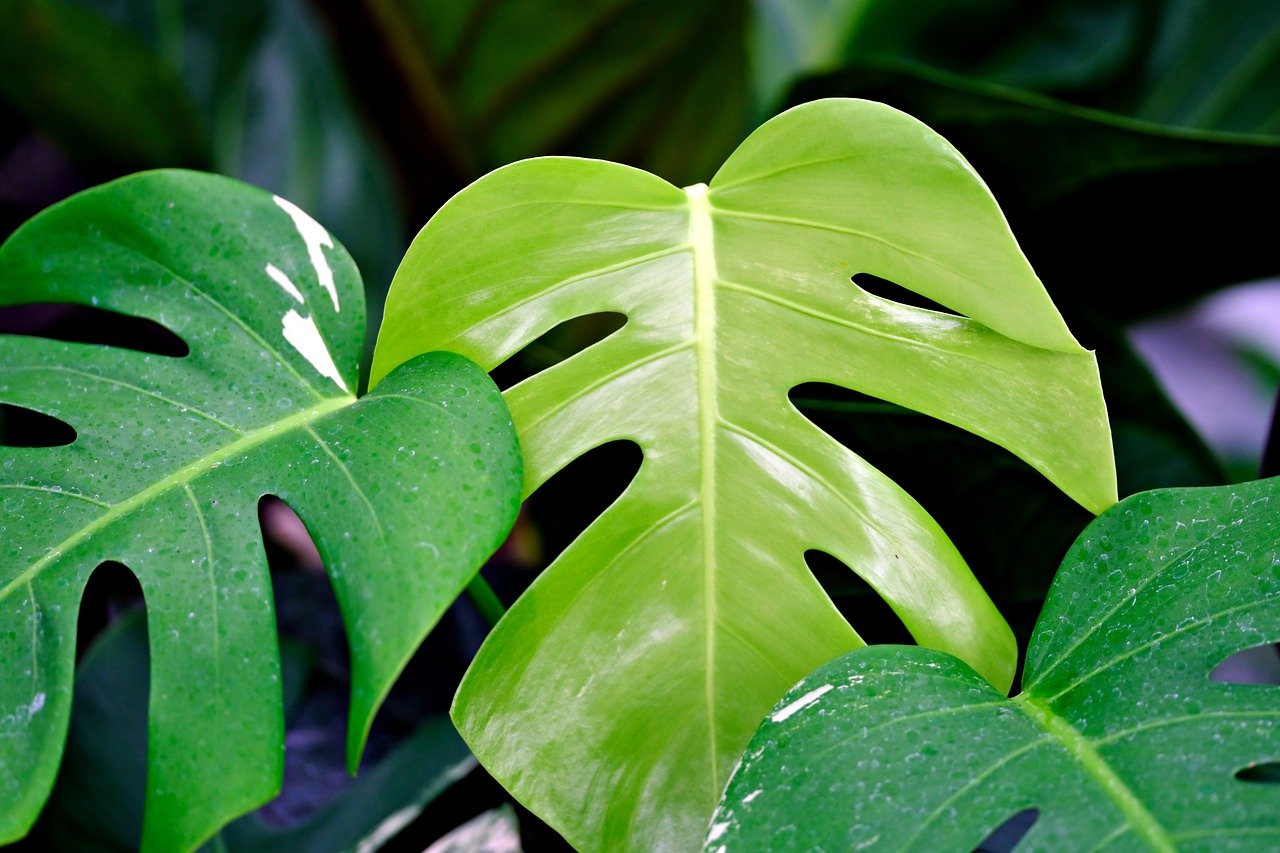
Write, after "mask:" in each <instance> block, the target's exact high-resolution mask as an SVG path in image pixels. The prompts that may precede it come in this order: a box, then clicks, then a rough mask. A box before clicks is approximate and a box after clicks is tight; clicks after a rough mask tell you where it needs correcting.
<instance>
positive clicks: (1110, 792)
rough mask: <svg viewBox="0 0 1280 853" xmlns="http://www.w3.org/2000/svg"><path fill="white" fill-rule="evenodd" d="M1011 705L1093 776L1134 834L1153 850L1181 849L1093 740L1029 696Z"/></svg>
mask: <svg viewBox="0 0 1280 853" xmlns="http://www.w3.org/2000/svg"><path fill="white" fill-rule="evenodd" d="M1010 703H1011V704H1012V705H1014V706H1016V707H1017V708H1018V709H1019V710H1021V711H1022V713H1023V714H1025V715H1026V716H1027V718H1028V719H1030V720H1031V721H1032V722H1033V723H1035V724H1036V726H1037V727H1038V728H1040V729H1042V730H1043V731H1044V732H1046V733H1047V734H1048V735H1049V736H1050V737H1051V738H1053V740H1054V741H1055V742H1056V743H1057V744H1058V745H1059V746H1060V747H1062V748H1063V749H1064V750H1066V752H1067V754H1069V755H1070V756H1071V757H1072V759H1074V760H1075V763H1076V764H1077V766H1079V767H1081V768H1082V769H1083V770H1084V771H1085V772H1086V773H1087V774H1088V775H1089V776H1090V777H1092V778H1093V780H1094V782H1096V783H1097V785H1098V787H1099V788H1101V789H1102V791H1103V793H1105V794H1106V795H1107V798H1108V799H1110V800H1111V802H1113V803H1114V804H1115V806H1116V808H1117V809H1119V811H1120V813H1121V814H1122V815H1124V818H1125V820H1126V821H1127V823H1128V825H1129V826H1130V827H1132V828H1133V831H1134V833H1135V834H1136V835H1137V836H1138V837H1139V838H1141V839H1142V840H1143V841H1145V842H1147V845H1148V846H1149V847H1150V848H1151V849H1152V850H1159V851H1162V853H1173V851H1175V850H1176V849H1177V848H1176V847H1175V846H1174V844H1173V840H1172V839H1171V838H1170V837H1169V833H1168V831H1167V830H1165V828H1164V827H1163V826H1162V825H1161V824H1160V822H1159V821H1158V820H1156V818H1155V816H1154V815H1152V814H1151V812H1149V811H1148V810H1147V807H1146V806H1144V805H1143V804H1142V801H1141V800H1139V799H1138V796H1137V795H1136V794H1135V793H1134V792H1133V789H1132V788H1130V787H1129V785H1128V784H1127V783H1126V782H1125V781H1124V780H1123V779H1121V778H1120V776H1119V775H1117V774H1116V772H1115V770H1113V769H1112V768H1111V765H1110V764H1108V763H1107V761H1106V759H1104V758H1103V757H1102V756H1101V755H1099V754H1098V750H1097V749H1096V748H1095V747H1094V744H1093V742H1092V741H1091V740H1089V738H1087V737H1085V736H1084V735H1083V734H1082V733H1081V732H1080V731H1079V730H1078V729H1076V727H1075V726H1073V725H1071V723H1070V722H1069V721H1067V720H1066V719H1064V718H1062V717H1060V716H1059V715H1058V714H1057V713H1055V712H1054V711H1053V709H1051V708H1049V707H1048V706H1047V705H1046V704H1044V703H1042V702H1039V701H1037V700H1036V699H1035V698H1034V697H1032V696H1031V695H1030V694H1029V693H1023V694H1021V695H1019V696H1015V697H1014V698H1013V699H1011V700H1010Z"/></svg>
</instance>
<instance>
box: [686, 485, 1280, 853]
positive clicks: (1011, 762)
mask: <svg viewBox="0 0 1280 853" xmlns="http://www.w3.org/2000/svg"><path fill="white" fill-rule="evenodd" d="M1278 581H1280V478H1273V479H1270V480H1263V481H1259V482H1254V483H1247V484H1244V485H1241V486H1223V487H1218V488H1203V489H1164V490H1158V491H1152V492H1145V493H1143V494H1140V495H1135V496H1133V497H1131V498H1128V499H1127V500H1125V501H1123V502H1121V503H1120V504H1119V505H1117V506H1114V507H1112V508H1111V509H1109V510H1107V512H1105V513H1103V514H1102V515H1101V516H1100V517H1099V518H1098V519H1097V520H1095V521H1094V522H1093V523H1092V524H1090V525H1089V527H1088V528H1086V529H1085V531H1084V532H1083V533H1082V534H1081V535H1080V538H1079V539H1078V540H1077V541H1076V543H1075V545H1073V546H1072V548H1071V551H1070V552H1069V553H1068V554H1067V556H1066V559H1065V560H1064V561H1063V564H1062V569H1061V571H1060V572H1059V574H1058V577H1057V578H1056V579H1055V581H1054V584H1053V588H1052V589H1051V590H1050V593H1049V597H1048V600H1047V601H1046V602H1045V607H1044V612H1043V613H1042V614H1041V616H1040V621H1039V623H1038V624H1037V626H1036V631H1035V634H1034V635H1033V636H1032V639H1031V646H1030V649H1029V650H1028V652H1027V670H1026V675H1025V676H1024V681H1023V690H1022V692H1021V693H1019V694H1018V695H1017V696H1014V697H1013V698H1012V699H1009V698H1006V696H1005V695H1004V694H1003V693H1002V692H1000V691H997V690H994V689H992V687H991V685H990V684H989V683H988V682H986V681H985V680H983V679H982V678H981V677H980V676H978V675H977V674H976V673H975V672H974V671H973V670H972V669H971V668H970V667H969V666H967V665H966V664H965V663H964V662H962V661H960V660H957V659H956V658H954V657H951V656H949V655H946V654H943V653H941V652H937V651H934V650H932V649H926V648H923V647H905V646H891V645H884V646H875V647H872V648H867V649H859V650H857V651H854V652H851V653H850V654H848V655H845V656H844V657H842V658H839V659H837V660H835V661H832V662H831V663H829V664H826V665H824V666H822V667H821V668H819V669H818V670H817V671H816V672H814V673H812V674H811V675H810V676H809V677H807V678H805V679H804V680H803V681H801V682H800V683H799V684H798V685H796V686H795V687H794V688H792V689H791V690H790V691H788V693H787V695H786V696H784V697H783V698H782V700H781V701H780V702H779V703H778V705H777V707H776V708H775V709H774V710H773V712H772V713H771V714H770V715H769V716H768V717H767V718H766V719H765V721H764V723H763V724H762V725H761V727H760V729H759V731H758V732H757V733H756V735H755V737H754V738H753V739H752V742H751V745H750V746H749V747H748V748H747V751H746V754H745V757H744V758H743V761H742V764H741V766H740V767H739V768H738V770H737V771H736V773H735V774H734V777H733V779H732V780H731V781H730V783H729V786H728V789H727V790H726V792H725V795H724V800H723V801H722V803H721V806H720V808H719V810H718V811H717V814H716V817H715V819H714V821H713V823H712V826H711V828H710V831H709V834H708V836H707V845H706V846H707V849H708V850H726V849H733V848H734V847H737V846H739V845H741V844H746V845H747V846H751V847H762V848H767V849H784V848H785V849H792V848H795V849H818V848H821V849H865V848H869V847H873V846H877V845H879V846H883V847H887V848H891V849H906V848H914V847H917V846H937V847H942V848H944V849H961V848H964V849H970V848H973V847H975V846H977V845H978V844H979V843H980V842H981V841H982V840H983V838H984V837H986V836H987V835H988V833H990V832H991V831H992V830H993V829H995V828H996V827H997V826H999V825H1000V824H1001V823H1002V822H1004V821H1006V820H1007V819H1009V818H1010V817H1011V816H1013V815H1016V814H1019V813H1023V812H1028V811H1030V812H1032V813H1033V815H1034V823H1032V824H1030V825H1029V826H1028V827H1027V828H1026V829H1024V832H1025V831H1026V830H1027V829H1029V832H1028V833H1027V834H1026V835H1025V839H1024V843H1025V847H1026V849H1029V850H1063V849H1084V848H1086V847H1097V848H1106V847H1115V848H1119V849H1135V850H1136V849H1144V850H1147V849H1149V850H1175V849H1212V850H1223V849H1255V850H1256V849H1263V848H1270V847H1273V846H1274V845H1275V844H1276V842H1277V839H1280V823H1278V822H1277V821H1276V808H1275V807H1276V794H1275V787H1274V785H1269V784H1265V783H1266V782H1268V781H1272V782H1274V776H1273V775H1272V774H1271V773H1270V772H1269V771H1270V770H1274V768H1275V767H1276V766H1277V763H1278V762H1280V751H1278V750H1277V743H1276V740H1275V729H1276V726H1277V725H1280V702H1278V701H1277V698H1276V693H1277V691H1278V690H1280V688H1277V687H1276V686H1274V685H1258V684H1232V683H1223V682H1221V681H1215V680H1210V675H1211V673H1212V671H1213V670H1214V668H1215V667H1216V666H1218V665H1219V664H1221V663H1222V662H1223V661H1225V660H1226V659H1227V658H1228V657H1230V656H1231V655H1232V654H1234V653H1236V652H1239V651H1241V650H1243V649H1247V648H1251V647H1254V646H1259V645H1262V644H1264V643H1275V642H1277V641H1280V607H1277V606H1276V605H1277V598H1278V597H1280V582H1278ZM1260 783H1263V784H1260ZM1020 849H1021V848H1020Z"/></svg>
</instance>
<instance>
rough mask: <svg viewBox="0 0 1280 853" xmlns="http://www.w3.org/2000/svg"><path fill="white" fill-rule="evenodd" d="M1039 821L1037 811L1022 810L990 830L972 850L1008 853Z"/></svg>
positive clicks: (984, 852) (1038, 811)
mask: <svg viewBox="0 0 1280 853" xmlns="http://www.w3.org/2000/svg"><path fill="white" fill-rule="evenodd" d="M1039 819H1040V810H1039V809H1034V808H1033V809H1023V810H1022V811H1020V812H1018V813H1017V814H1015V815H1013V816H1012V817H1010V818H1008V819H1007V820H1005V821H1004V823H1002V824H1000V825H999V826H997V827H996V828H995V829H993V830H991V833H990V834H989V835H988V836H987V837H986V838H984V839H982V840H981V841H979V842H978V846H977V847H975V848H974V851H975V853H1009V851H1011V850H1013V849H1014V848H1015V847H1017V846H1018V844H1019V843H1020V842H1021V841H1022V839H1024V838H1026V837H1027V833H1028V832H1030V831H1031V827H1033V826H1035V824H1036V821H1037V820H1039Z"/></svg>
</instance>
